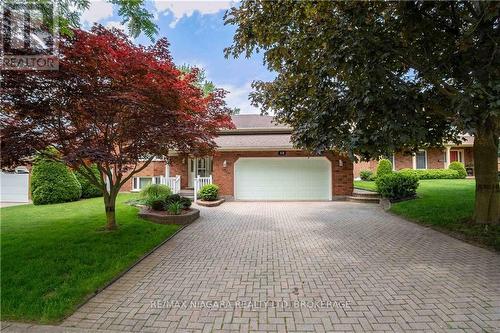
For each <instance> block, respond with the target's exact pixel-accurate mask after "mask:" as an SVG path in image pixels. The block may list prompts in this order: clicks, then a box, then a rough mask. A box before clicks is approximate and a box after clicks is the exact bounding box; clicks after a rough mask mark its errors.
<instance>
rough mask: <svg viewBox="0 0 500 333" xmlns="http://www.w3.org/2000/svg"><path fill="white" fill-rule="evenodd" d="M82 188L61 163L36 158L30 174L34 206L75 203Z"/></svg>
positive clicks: (72, 174)
mask: <svg viewBox="0 0 500 333" xmlns="http://www.w3.org/2000/svg"><path fill="white" fill-rule="evenodd" d="M81 195H82V187H81V185H80V183H79V182H78V180H77V179H76V177H75V175H74V173H73V172H72V171H71V170H70V169H69V168H68V167H67V166H66V165H64V164H63V163H60V162H56V161H52V160H50V159H46V158H43V157H38V158H37V159H36V160H35V163H34V164H33V170H32V174H31V197H32V199H33V203H34V204H35V205H47V204H54V203H61V202H68V201H77V200H78V199H80V197H81Z"/></svg>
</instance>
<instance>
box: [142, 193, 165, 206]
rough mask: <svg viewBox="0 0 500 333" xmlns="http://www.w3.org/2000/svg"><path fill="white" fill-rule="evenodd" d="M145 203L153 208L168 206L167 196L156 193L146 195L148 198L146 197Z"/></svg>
mask: <svg viewBox="0 0 500 333" xmlns="http://www.w3.org/2000/svg"><path fill="white" fill-rule="evenodd" d="M144 204H145V205H146V206H148V207H149V208H151V209H152V210H165V209H166V206H167V205H166V203H165V198H164V197H162V196H159V195H155V194H154V195H150V196H148V197H146V199H144Z"/></svg>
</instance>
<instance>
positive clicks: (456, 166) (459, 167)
mask: <svg viewBox="0 0 500 333" xmlns="http://www.w3.org/2000/svg"><path fill="white" fill-rule="evenodd" d="M448 169H449V170H455V171H456V172H458V175H459V176H460V177H459V178H465V177H467V170H465V166H464V164H463V163H461V162H456V161H455V162H451V163H450V165H449V166H448Z"/></svg>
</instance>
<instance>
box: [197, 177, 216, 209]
mask: <svg viewBox="0 0 500 333" xmlns="http://www.w3.org/2000/svg"><path fill="white" fill-rule="evenodd" d="M207 184H212V175H210V176H208V177H200V176H198V177H196V178H195V179H194V202H196V200H198V191H199V190H200V188H202V187H203V186H204V185H207Z"/></svg>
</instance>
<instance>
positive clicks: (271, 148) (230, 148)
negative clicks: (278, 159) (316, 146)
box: [215, 146, 302, 152]
mask: <svg viewBox="0 0 500 333" xmlns="http://www.w3.org/2000/svg"><path fill="white" fill-rule="evenodd" d="M215 150H216V151H221V152H229V151H275V150H286V151H292V150H297V151H300V150H302V149H297V148H293V147H290V146H288V147H224V148H220V147H218V148H216V149H215Z"/></svg>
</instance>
